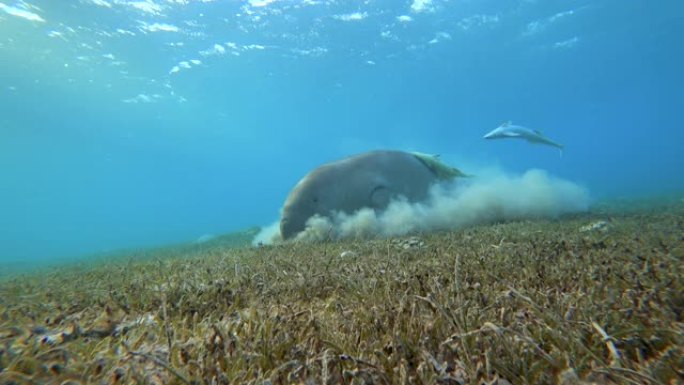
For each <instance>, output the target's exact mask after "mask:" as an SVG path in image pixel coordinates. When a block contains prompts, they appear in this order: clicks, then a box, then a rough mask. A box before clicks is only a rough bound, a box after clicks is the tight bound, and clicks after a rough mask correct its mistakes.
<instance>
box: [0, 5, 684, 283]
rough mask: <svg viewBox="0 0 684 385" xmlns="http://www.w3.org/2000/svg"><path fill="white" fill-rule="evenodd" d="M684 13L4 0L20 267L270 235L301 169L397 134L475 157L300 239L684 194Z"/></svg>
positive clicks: (3, 152) (412, 147) (1, 128)
mask: <svg viewBox="0 0 684 385" xmlns="http://www.w3.org/2000/svg"><path fill="white" fill-rule="evenodd" d="M682 15H684V2H682V1H679V0H663V1H658V2H652V1H645V0H607V1H601V2H597V1H589V0H571V1H567V0H563V1H561V0H513V1H504V0H464V1H454V0H407V1H389V0H377V1H373V0H371V1H335V0H302V1H294V0H249V1H241V0H231V1H220V0H136V1H130V0H76V1H68V2H64V1H49V0H30V1H7V0H4V1H2V2H0V105H1V106H2V107H1V108H2V114H0V166H1V167H0V266H1V268H0V270H2V271H3V273H8V274H9V273H11V272H13V271H19V270H21V269H30V268H34V267H40V266H46V265H49V264H53V263H57V262H60V261H68V260H72V258H76V257H78V256H88V257H93V256H98V255H106V254H107V253H111V252H113V251H116V250H122V249H134V248H145V247H157V246H162V245H173V244H181V243H190V242H203V241H206V240H209V239H212V238H213V237H215V236H216V235H219V234H226V233H231V232H236V231H241V230H243V229H246V228H250V227H255V226H258V227H261V228H262V230H261V232H260V233H259V235H258V236H257V237H256V238H255V239H254V243H255V244H258V243H270V242H279V241H280V239H279V238H280V231H279V227H278V221H279V215H280V212H281V209H282V207H283V203H284V202H285V200H286V198H287V197H288V194H289V193H290V191H291V190H292V189H293V187H294V186H295V185H296V184H297V182H298V181H300V180H301V179H302V178H303V177H304V176H305V175H307V173H309V172H310V171H311V170H314V169H315V168H316V167H318V166H320V165H322V164H325V163H328V162H332V161H336V160H339V159H342V158H345V157H348V156H351V155H354V154H359V153H363V152H366V151H371V150H377V149H395V150H401V151H407V152H422V153H427V154H437V155H438V156H439V157H438V158H435V159H439V161H440V162H443V163H444V164H448V165H450V166H453V167H457V168H458V169H459V170H463V172H465V173H466V174H468V175H469V177H467V178H461V179H457V180H456V181H453V182H450V183H439V184H436V185H434V186H433V187H432V188H431V189H430V192H429V196H428V198H427V199H425V200H423V201H420V202H412V201H409V200H407V199H404V198H403V197H393V199H392V201H391V202H390V203H389V206H387V209H386V210H373V209H370V208H363V209H361V210H358V211H356V212H353V213H347V212H336V213H334V214H331V215H329V216H315V217H313V218H311V219H310V220H309V221H308V222H307V223H308V227H307V229H306V230H305V231H304V232H302V233H300V234H299V235H298V236H297V239H298V240H321V239H327V238H334V239H338V238H344V237H362V238H367V237H374V236H394V235H403V234H408V233H411V232H416V231H433V230H440V229H456V228H462V227H464V226H472V225H475V224H483V223H492V222H497V221H506V220H519V219H527V218H558V217H559V216H562V215H565V214H570V213H579V212H586V211H587V210H589V209H590V208H591V206H592V204H593V203H594V202H597V201H599V200H610V199H612V200H615V199H623V198H633V197H655V198H657V197H661V196H673V195H674V196H677V194H680V195H681V196H684V194H682V191H683V190H684V178H683V177H682V175H684V174H682V172H681V170H682V168H684V155H682V143H684V133H683V131H684V130H682V124H681V116H680V112H681V111H683V110H684V98H682V96H681V89H682V86H684V74H683V71H682V68H684V45H682V44H681V37H682V36H684V17H683V16H682ZM509 122H510V123H509ZM495 130H499V131H496V132H494V131H495ZM485 136H486V137H487V138H485ZM340 188H342V189H343V188H345V187H344V184H343V183H340ZM655 198H654V199H655ZM677 199H684V198H677ZM274 221H275V223H274ZM269 223H274V224H273V225H270V226H269Z"/></svg>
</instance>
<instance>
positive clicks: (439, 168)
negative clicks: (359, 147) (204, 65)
mask: <svg viewBox="0 0 684 385" xmlns="http://www.w3.org/2000/svg"><path fill="white" fill-rule="evenodd" d="M464 176H466V175H465V174H463V173H462V172H461V171H459V170H458V169H456V168H453V167H450V166H448V165H446V164H444V163H442V162H441V161H440V160H439V159H437V156H433V155H427V154H422V153H411V152H403V151H392V150H380V151H371V152H365V153H361V154H358V155H354V156H351V157H348V158H345V159H341V160H338V161H335V162H331V163H327V164H324V165H322V166H320V167H318V168H316V169H314V170H313V171H311V172H309V173H308V174H307V175H306V176H304V178H302V179H301V180H300V181H299V183H297V185H296V186H295V187H294V189H293V190H292V191H291V192H290V194H289V196H288V197H287V200H286V201H285V204H284V205H283V209H282V216H281V219H280V234H281V236H282V238H283V239H289V238H292V237H294V236H296V235H297V234H299V233H300V232H302V231H304V229H305V227H306V222H307V220H308V219H309V218H311V217H312V216H314V215H317V214H318V215H320V216H329V215H331V214H332V213H333V212H344V213H347V214H353V213H354V212H355V211H357V210H359V209H361V208H364V207H368V208H372V209H375V210H382V209H384V208H386V207H387V205H388V204H389V202H390V201H391V200H392V199H393V198H397V197H399V196H403V197H405V198H406V199H408V200H409V201H411V202H417V201H421V200H423V199H425V198H427V195H428V190H429V189H430V186H431V185H432V184H434V183H436V182H438V181H440V180H451V179H454V178H457V177H464Z"/></svg>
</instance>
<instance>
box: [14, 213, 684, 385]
mask: <svg viewBox="0 0 684 385" xmlns="http://www.w3.org/2000/svg"><path fill="white" fill-rule="evenodd" d="M627 206H629V207H632V209H630V210H628V211H625V210H622V209H621V208H620V207H617V206H609V205H604V206H596V207H594V208H593V209H592V210H591V211H590V212H589V213H587V214H582V215H573V216H566V217H563V218H560V219H557V220H552V221H549V220H533V221H523V222H510V223H503V224H490V225H483V226H476V227H470V228H466V229H461V230H457V231H451V232H437V233H424V234H413V235H411V236H407V237H400V238H388V239H376V240H345V241H335V242H317V243H309V244H301V243H300V244H286V245H278V246H265V247H256V248H253V247H232V246H226V244H221V243H215V244H212V243H208V244H205V245H198V246H195V247H179V248H167V249H161V250H158V251H156V252H148V253H145V255H141V254H136V253H133V252H132V253H131V254H129V255H122V256H119V257H118V258H114V259H112V260H109V261H107V262H99V263H96V264H89V265H87V266H78V265H74V266H70V267H63V268H59V269H55V270H53V271H49V272H41V273H32V274H24V275H20V276H19V275H17V276H10V277H5V278H3V279H2V280H1V281H0V384H29V383H34V384H44V383H45V384H86V383H96V384H109V383H111V384H117V383H121V384H128V383H148V384H238V383H239V384H242V383H258V384H291V383H296V384H395V383H397V384H416V383H422V384H482V383H487V384H493V383H498V384H508V383H511V384H528V383H535V384H546V383H551V384H553V383H558V384H585V383H600V384H604V383H624V384H651V383H652V384H679V383H683V382H684V323H683V319H682V312H683V311H684V294H683V293H684V203H681V202H674V203H671V204H665V205H660V206H658V207H650V206H644V207H640V208H634V205H627ZM247 242H248V241H247Z"/></svg>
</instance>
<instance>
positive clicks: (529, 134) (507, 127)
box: [484, 121, 565, 152]
mask: <svg viewBox="0 0 684 385" xmlns="http://www.w3.org/2000/svg"><path fill="white" fill-rule="evenodd" d="M506 138H517V139H524V140H526V141H528V142H530V143H539V144H546V145H548V146H553V147H556V148H558V149H559V150H561V152H562V150H563V148H564V147H565V146H563V145H562V144H560V143H557V142H554V141H553V140H551V139H549V138H547V137H546V136H544V134H542V132H541V131H538V130H533V129H530V128H527V127H523V126H518V125H515V124H513V123H512V122H510V121H509V122H506V123H504V124H502V125H500V126H499V127H497V128H495V129H494V130H492V131H491V132H490V133H488V134H487V135H485V136H484V139H506Z"/></svg>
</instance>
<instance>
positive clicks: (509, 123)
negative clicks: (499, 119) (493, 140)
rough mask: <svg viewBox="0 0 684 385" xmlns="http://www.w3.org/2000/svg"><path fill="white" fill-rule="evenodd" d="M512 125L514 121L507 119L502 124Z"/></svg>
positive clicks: (502, 125)
mask: <svg viewBox="0 0 684 385" xmlns="http://www.w3.org/2000/svg"><path fill="white" fill-rule="evenodd" d="M511 125H513V122H512V121H510V120H507V121H505V122H503V123H502V124H501V127H508V126H511Z"/></svg>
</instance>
